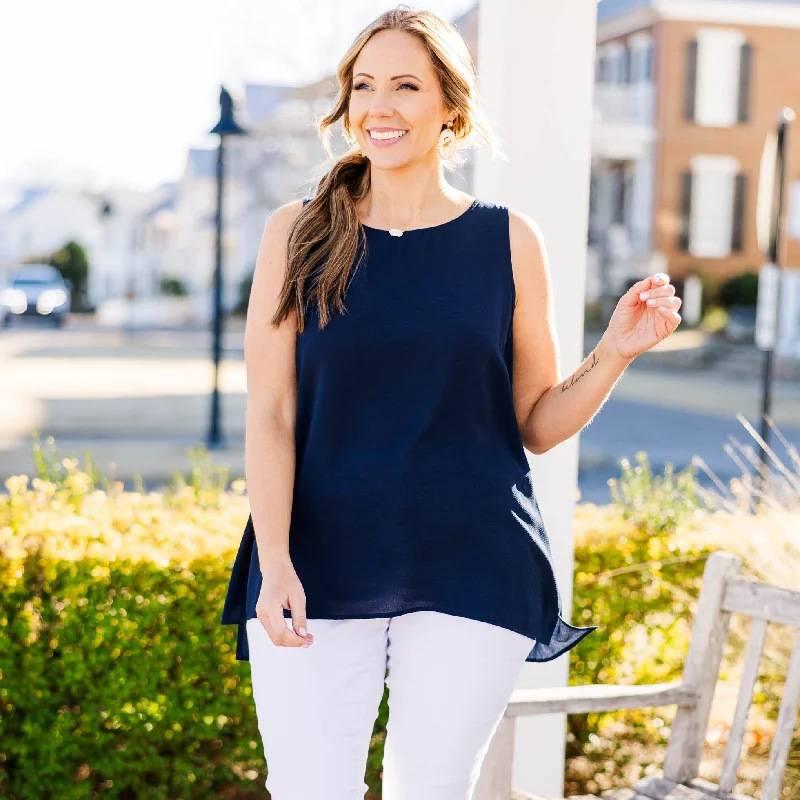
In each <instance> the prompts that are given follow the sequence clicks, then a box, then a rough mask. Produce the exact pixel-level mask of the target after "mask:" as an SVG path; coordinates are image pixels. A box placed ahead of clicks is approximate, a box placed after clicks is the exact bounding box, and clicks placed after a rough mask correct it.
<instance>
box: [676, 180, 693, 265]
mask: <svg viewBox="0 0 800 800" xmlns="http://www.w3.org/2000/svg"><path fill="white" fill-rule="evenodd" d="M691 213H692V173H691V171H689V172H684V173H683V175H681V213H680V221H681V227H680V234H679V236H678V249H680V250H688V249H689V239H690V236H691V230H690V223H691Z"/></svg>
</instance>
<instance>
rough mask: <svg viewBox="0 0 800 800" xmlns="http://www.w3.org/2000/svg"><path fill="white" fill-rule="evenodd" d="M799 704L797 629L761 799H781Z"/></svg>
mask: <svg viewBox="0 0 800 800" xmlns="http://www.w3.org/2000/svg"><path fill="white" fill-rule="evenodd" d="M798 703H800V631H795V634H794V647H793V648H792V657H791V658H790V659H789V669H788V670H787V672H786V683H785V684H784V688H783V700H782V701H781V707H780V711H778V722H777V723H776V725H775V738H774V739H773V740H772V744H771V745H770V748H769V762H768V763H767V775H766V777H765V778H764V783H763V784H762V786H761V800H778V798H779V796H780V793H781V786H782V784H783V773H784V772H785V770H786V759H787V758H788V756H789V745H790V744H791V741H792V733H793V732H794V722H795V719H796V718H797V706H798Z"/></svg>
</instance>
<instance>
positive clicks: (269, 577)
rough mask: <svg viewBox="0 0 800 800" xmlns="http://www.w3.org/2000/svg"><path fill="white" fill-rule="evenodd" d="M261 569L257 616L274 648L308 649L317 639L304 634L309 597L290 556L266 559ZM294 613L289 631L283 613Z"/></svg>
mask: <svg viewBox="0 0 800 800" xmlns="http://www.w3.org/2000/svg"><path fill="white" fill-rule="evenodd" d="M264 561H265V563H264V565H263V566H262V568H261V575H262V578H263V581H262V583H261V591H260V592H259V595H258V602H257V603H256V616H257V617H258V619H259V620H260V621H261V624H262V625H263V626H264V628H265V630H266V631H267V634H268V635H269V638H270V639H271V640H272V643H273V644H274V645H277V646H279V647H308V646H309V645H311V644H313V642H314V637H313V636H312V635H311V634H310V633H304V632H305V627H306V595H305V591H304V590H303V585H302V584H301V583H300V578H298V577H297V573H296V572H295V569H294V566H293V564H292V562H291V559H290V558H289V555H288V553H287V554H286V555H281V556H270V557H269V558H266V559H264ZM284 608H288V609H291V612H292V627H293V629H294V630H290V629H289V628H288V627H287V625H286V618H285V617H284V616H283V609H284Z"/></svg>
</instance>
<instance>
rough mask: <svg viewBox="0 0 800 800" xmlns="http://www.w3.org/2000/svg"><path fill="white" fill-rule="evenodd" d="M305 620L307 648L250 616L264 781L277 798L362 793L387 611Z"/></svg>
mask: <svg viewBox="0 0 800 800" xmlns="http://www.w3.org/2000/svg"><path fill="white" fill-rule="evenodd" d="M285 621H286V625H287V627H291V624H292V621H291V619H289V618H285ZM307 622H308V624H307V626H306V627H307V628H308V631H309V633H312V634H313V635H314V644H312V645H311V646H310V647H307V648H304V647H280V646H277V645H274V644H273V643H272V640H271V639H270V638H269V636H268V635H267V632H266V630H265V629H264V626H263V625H262V624H261V622H259V620H257V619H251V620H248V621H247V637H248V642H249V645H250V666H251V677H252V684H253V698H254V700H255V706H256V714H257V717H258V727H259V731H260V733H261V738H262V741H263V744H264V756H265V758H266V761H267V779H266V783H265V786H266V788H267V789H268V790H269V792H270V795H271V797H272V800H310V798H319V800H363V798H364V793H365V792H366V790H367V788H368V787H367V784H366V782H365V781H364V775H365V772H366V765H367V756H368V754H369V743H370V737H371V736H372V730H373V726H374V724H375V719H376V717H377V716H378V708H379V706H380V702H381V698H382V697H383V686H384V677H385V675H386V642H387V638H386V637H387V627H388V619H387V618H377V619H347V620H334V619H309V620H308V621H307Z"/></svg>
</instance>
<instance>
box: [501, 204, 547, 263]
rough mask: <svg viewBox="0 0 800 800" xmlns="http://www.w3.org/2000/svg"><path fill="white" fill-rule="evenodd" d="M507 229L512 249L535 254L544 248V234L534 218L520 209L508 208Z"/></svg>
mask: <svg viewBox="0 0 800 800" xmlns="http://www.w3.org/2000/svg"><path fill="white" fill-rule="evenodd" d="M508 230H509V235H510V237H511V249H512V251H514V250H516V251H518V252H519V253H520V254H521V255H522V256H523V257H525V255H536V254H537V253H538V252H541V251H543V250H544V236H543V235H542V229H541V228H540V227H539V224H538V223H537V222H536V220H534V219H532V218H531V217H529V216H528V215H527V214H523V213H522V212H521V211H515V210H514V209H513V208H509V209H508Z"/></svg>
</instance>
